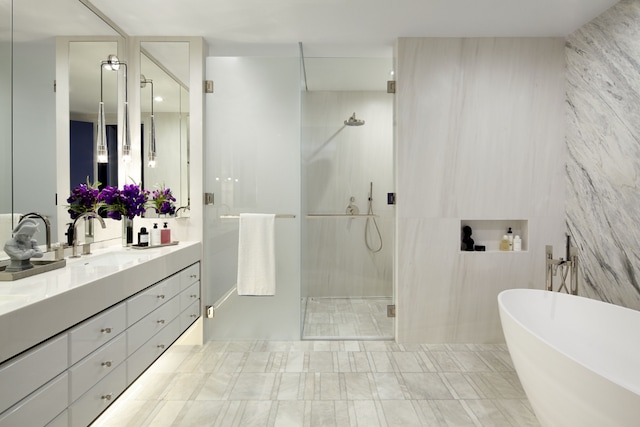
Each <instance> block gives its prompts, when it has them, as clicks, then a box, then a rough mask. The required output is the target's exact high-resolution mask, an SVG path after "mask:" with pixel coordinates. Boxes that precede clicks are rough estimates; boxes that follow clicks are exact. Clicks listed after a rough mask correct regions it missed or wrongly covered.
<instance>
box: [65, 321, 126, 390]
mask: <svg viewBox="0 0 640 427" xmlns="http://www.w3.org/2000/svg"><path fill="white" fill-rule="evenodd" d="M126 357H127V334H126V333H123V334H120V335H118V336H117V337H116V338H114V339H113V340H112V341H110V342H109V343H108V344H106V345H105V346H104V347H101V348H99V349H98V350H96V351H95V352H93V353H91V354H90V355H89V356H87V357H85V358H84V359H82V360H81V361H80V362H78V363H76V364H75V365H73V366H72V367H71V368H70V369H69V379H70V385H71V390H70V394H69V395H70V396H71V400H70V401H71V402H73V401H75V400H76V399H78V398H79V397H80V396H82V395H83V394H84V393H85V392H86V391H87V390H89V389H90V388H91V387H92V386H93V385H94V384H96V383H97V382H98V381H100V380H101V379H102V378H104V377H105V376H107V375H108V374H109V373H110V372H113V371H114V370H115V369H116V368H117V367H118V365H120V364H121V363H122V362H123V361H124V360H125V359H126Z"/></svg>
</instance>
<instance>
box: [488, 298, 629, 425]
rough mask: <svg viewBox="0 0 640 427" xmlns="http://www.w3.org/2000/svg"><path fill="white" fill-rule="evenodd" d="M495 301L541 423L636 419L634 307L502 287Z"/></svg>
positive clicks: (625, 422) (622, 422) (603, 422)
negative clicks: (502, 289)
mask: <svg viewBox="0 0 640 427" xmlns="http://www.w3.org/2000/svg"><path fill="white" fill-rule="evenodd" d="M498 305H499V307H500V319H501V322H502V328H503V331H504V335H505V338H506V341H507V345H508V347H509V352H510V353H511V357H512V359H513V363H514V365H515V368H516V372H517V373H518V376H519V377H520V381H521V382H522V386H523V387H524V390H525V392H526V393H527V397H528V398H529V401H530V403H531V406H532V407H533V409H534V411H535V413H536V416H537V417H538V420H539V422H540V424H541V425H542V426H545V427H567V426H580V427H588V426H594V427H602V426H617V427H623V426H634V427H635V426H638V425H640V311H635V310H630V309H627V308H624V307H620V306H616V305H613V304H608V303H604V302H600V301H596V300H592V299H589V298H583V297H579V296H575V295H568V294H564V293H558V292H549V291H544V290H534V289H511V290H507V291H503V292H501V293H500V295H498Z"/></svg>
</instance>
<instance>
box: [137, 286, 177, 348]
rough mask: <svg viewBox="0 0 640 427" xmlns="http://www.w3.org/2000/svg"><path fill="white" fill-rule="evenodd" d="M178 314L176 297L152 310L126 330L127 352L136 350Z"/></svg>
mask: <svg viewBox="0 0 640 427" xmlns="http://www.w3.org/2000/svg"><path fill="white" fill-rule="evenodd" d="M179 314H180V298H178V297H176V298H173V299H171V300H169V301H167V303H166V304H164V305H163V306H162V307H160V308H158V309H156V310H154V311H152V312H151V313H149V314H148V315H147V316H145V317H144V318H143V319H142V320H140V321H139V322H138V323H136V324H135V325H133V326H131V327H130V328H129V329H128V330H127V354H128V355H130V354H131V353H133V352H134V351H136V350H137V349H138V348H139V347H140V346H141V345H142V344H144V343H145V342H147V341H148V340H149V338H151V337H152V336H153V335H155V334H157V333H158V332H159V331H160V330H161V329H163V328H164V327H165V326H167V325H168V324H169V323H170V322H171V321H172V320H173V319H175V318H176V317H178V315H179Z"/></svg>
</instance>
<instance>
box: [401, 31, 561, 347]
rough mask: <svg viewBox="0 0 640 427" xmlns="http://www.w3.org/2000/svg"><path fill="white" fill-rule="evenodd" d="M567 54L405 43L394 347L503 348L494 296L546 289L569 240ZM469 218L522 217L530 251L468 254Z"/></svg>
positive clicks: (461, 43)
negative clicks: (548, 248) (551, 261)
mask: <svg viewBox="0 0 640 427" xmlns="http://www.w3.org/2000/svg"><path fill="white" fill-rule="evenodd" d="M563 45H564V41H563V40H562V39H556V38H551V39H549V38H537V39H517V38H500V39H495V38H486V39H453V38H450V39H415V38H406V39H400V40H399V41H398V49H397V58H398V60H397V61H398V64H397V69H396V72H397V74H396V75H397V87H398V93H397V143H396V144H397V152H396V158H397V171H396V175H397V177H396V179H397V191H398V205H397V215H398V220H397V241H398V247H397V260H398V261H397V263H398V266H397V289H396V292H397V335H396V336H397V339H398V341H400V342H495V341H502V340H503V337H502V333H501V329H500V322H499V317H498V309H497V300H496V298H497V294H498V293H499V292H500V291H501V290H503V289H508V288H519V287H533V288H536V287H537V288H543V287H544V271H545V270H544V268H545V266H544V246H545V245H547V244H551V245H554V246H555V245H558V246H559V247H562V246H561V245H562V242H563V238H564V231H565V230H564V156H565V147H564V140H563V137H564V116H563V101H564V52H563ZM464 219H487V220H489V219H490V220H508V219H523V220H526V221H528V236H529V242H527V245H526V246H527V249H528V250H527V251H526V252H522V253H500V252H493V253H491V252H486V253H463V252H461V251H460V243H459V239H460V221H461V220H464ZM505 231H506V230H505Z"/></svg>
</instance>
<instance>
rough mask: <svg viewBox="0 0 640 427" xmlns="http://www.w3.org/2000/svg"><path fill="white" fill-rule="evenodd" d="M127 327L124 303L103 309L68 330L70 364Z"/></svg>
mask: <svg viewBox="0 0 640 427" xmlns="http://www.w3.org/2000/svg"><path fill="white" fill-rule="evenodd" d="M126 327H127V321H126V310H125V304H124V303H120V304H118V305H116V306H115V307H112V308H110V309H108V310H105V311H103V312H102V313H101V314H99V315H97V316H94V317H92V318H91V319H90V320H85V321H84V322H82V323H81V324H80V325H78V326H76V327H75V328H73V329H71V331H69V349H70V351H69V357H70V359H69V360H70V364H72V365H73V364H74V363H76V362H77V361H79V360H80V359H82V358H83V357H85V356H86V355H87V354H89V353H91V352H92V351H93V350H95V349H97V348H98V347H100V346H102V345H104V344H106V343H108V342H109V341H110V340H111V339H113V338H114V337H115V336H117V335H118V334H120V333H121V332H124V330H125V329H126Z"/></svg>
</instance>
